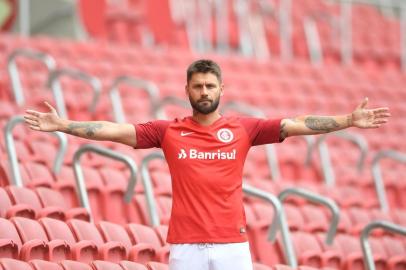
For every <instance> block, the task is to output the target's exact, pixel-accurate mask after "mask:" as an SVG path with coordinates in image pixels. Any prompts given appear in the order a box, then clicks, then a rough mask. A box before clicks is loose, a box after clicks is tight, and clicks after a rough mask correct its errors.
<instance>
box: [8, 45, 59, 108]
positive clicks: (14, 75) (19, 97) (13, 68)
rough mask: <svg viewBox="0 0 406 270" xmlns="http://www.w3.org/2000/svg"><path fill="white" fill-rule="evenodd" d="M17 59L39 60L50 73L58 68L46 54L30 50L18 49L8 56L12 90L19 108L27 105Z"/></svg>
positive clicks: (53, 60)
mask: <svg viewBox="0 0 406 270" xmlns="http://www.w3.org/2000/svg"><path fill="white" fill-rule="evenodd" d="M17 57H26V58H30V59H35V60H38V61H40V62H42V63H43V64H44V65H45V66H46V67H47V69H48V72H51V71H52V70H54V69H55V68H56V62H55V59H54V58H53V57H52V56H50V55H48V54H46V53H43V52H38V51H33V50H28V49H17V50H15V51H13V52H12V53H11V54H10V55H9V56H8V59H7V70H8V74H9V76H10V80H11V88H12V90H13V93H14V99H15V101H16V103H17V105H18V106H22V105H24V103H25V98H24V93H23V88H22V86H21V80H20V73H19V71H18V68H17V62H16V59H17Z"/></svg>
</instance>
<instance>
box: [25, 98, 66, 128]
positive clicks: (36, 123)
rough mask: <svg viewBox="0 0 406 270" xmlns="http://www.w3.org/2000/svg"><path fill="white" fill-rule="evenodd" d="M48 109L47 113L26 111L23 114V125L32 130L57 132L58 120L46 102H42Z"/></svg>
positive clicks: (52, 108) (53, 110)
mask: <svg viewBox="0 0 406 270" xmlns="http://www.w3.org/2000/svg"><path fill="white" fill-rule="evenodd" d="M44 103H45V105H46V106H47V107H48V108H49V110H50V111H49V112H46V113H42V112H37V111H33V110H26V111H25V114H24V120H25V123H26V124H27V125H28V127H29V128H30V129H32V130H39V131H58V127H59V122H60V118H59V116H58V114H57V112H56V110H55V109H54V107H52V106H51V105H49V103H48V102H46V101H45V102H44Z"/></svg>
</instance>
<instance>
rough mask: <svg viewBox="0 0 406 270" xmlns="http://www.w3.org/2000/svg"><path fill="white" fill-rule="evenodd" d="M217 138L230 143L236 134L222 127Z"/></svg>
mask: <svg viewBox="0 0 406 270" xmlns="http://www.w3.org/2000/svg"><path fill="white" fill-rule="evenodd" d="M217 139H219V140H220V141H221V142H223V143H229V142H231V141H232V140H233V139H234V134H233V133H232V132H231V130H229V129H228V128H222V129H220V130H219V131H217Z"/></svg>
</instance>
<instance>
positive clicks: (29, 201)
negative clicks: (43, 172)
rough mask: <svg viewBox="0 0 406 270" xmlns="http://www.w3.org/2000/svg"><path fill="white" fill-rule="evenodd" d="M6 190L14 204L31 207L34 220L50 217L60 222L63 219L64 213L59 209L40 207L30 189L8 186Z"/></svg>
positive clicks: (37, 199)
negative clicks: (34, 216) (33, 211)
mask: <svg viewBox="0 0 406 270" xmlns="http://www.w3.org/2000/svg"><path fill="white" fill-rule="evenodd" d="M6 190H7V193H8V194H9V196H10V198H11V200H12V201H13V203H14V204H26V205H29V206H31V207H32V208H33V209H34V210H35V211H36V213H37V215H36V218H40V217H51V218H56V219H61V220H63V219H65V213H64V212H63V211H62V210H61V209H57V208H54V207H50V208H48V207H45V208H44V207H42V205H41V202H40V201H39V198H38V196H37V195H36V194H35V192H34V191H33V190H31V189H28V188H24V187H17V186H8V187H6Z"/></svg>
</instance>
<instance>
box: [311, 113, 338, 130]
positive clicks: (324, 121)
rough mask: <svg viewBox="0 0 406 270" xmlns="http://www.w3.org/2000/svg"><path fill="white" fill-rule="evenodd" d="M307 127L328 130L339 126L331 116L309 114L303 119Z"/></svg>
mask: <svg viewBox="0 0 406 270" xmlns="http://www.w3.org/2000/svg"><path fill="white" fill-rule="evenodd" d="M305 125H306V127H307V128H309V129H312V130H318V131H325V132H330V131H333V130H335V129H336V128H338V127H340V125H339V124H338V123H337V122H336V121H335V120H334V119H333V118H331V117H321V116H309V117H306V119H305Z"/></svg>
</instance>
